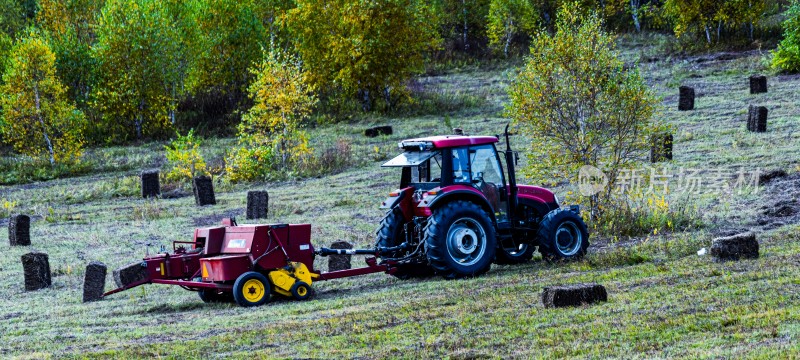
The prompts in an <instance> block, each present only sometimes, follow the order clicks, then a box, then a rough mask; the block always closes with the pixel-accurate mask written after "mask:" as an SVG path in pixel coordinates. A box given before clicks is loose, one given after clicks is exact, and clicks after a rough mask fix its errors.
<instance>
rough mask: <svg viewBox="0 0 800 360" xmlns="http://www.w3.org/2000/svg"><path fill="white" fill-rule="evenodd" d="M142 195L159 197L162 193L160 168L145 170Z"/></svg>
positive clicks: (143, 172) (142, 177) (142, 176)
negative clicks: (159, 179)
mask: <svg viewBox="0 0 800 360" xmlns="http://www.w3.org/2000/svg"><path fill="white" fill-rule="evenodd" d="M140 177H141V179H142V197H143V198H149V197H157V196H158V195H161V185H160V184H159V182H158V170H145V171H142V174H141V176H140Z"/></svg>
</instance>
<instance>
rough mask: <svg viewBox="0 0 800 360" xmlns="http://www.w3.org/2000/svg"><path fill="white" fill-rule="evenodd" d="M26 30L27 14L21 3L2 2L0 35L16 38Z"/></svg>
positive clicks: (13, 1)
mask: <svg viewBox="0 0 800 360" xmlns="http://www.w3.org/2000/svg"><path fill="white" fill-rule="evenodd" d="M23 28H25V13H24V12H23V8H22V6H20V3H19V1H16V0H0V33H3V34H6V35H9V36H11V37H14V36H15V35H16V34H17V33H18V32H20V31H21V30H22V29H23Z"/></svg>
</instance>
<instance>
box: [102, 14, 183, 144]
mask: <svg viewBox="0 0 800 360" xmlns="http://www.w3.org/2000/svg"><path fill="white" fill-rule="evenodd" d="M173 9H174V7H173V6H171V4H169V3H167V2H162V1H157V0H109V1H108V2H106V4H105V7H104V8H103V10H102V13H101V15H100V21H99V24H98V27H97V45H96V46H95V47H94V48H93V49H92V50H93V54H94V57H95V59H96V60H97V62H98V78H99V83H98V86H97V87H96V88H95V90H94V94H93V97H94V100H93V105H94V107H95V108H96V109H97V110H98V111H100V112H101V113H102V114H103V123H102V124H100V128H101V129H103V130H104V131H105V132H106V134H107V135H108V139H107V141H108V142H120V141H126V140H130V139H142V138H143V137H145V136H163V135H164V134H165V133H166V131H167V130H168V129H170V128H171V127H172V122H173V120H174V115H175V109H176V102H177V98H178V96H179V95H180V94H181V93H182V92H183V89H184V86H183V83H182V81H183V80H184V78H185V76H184V74H183V73H182V72H181V70H182V69H184V68H183V67H182V64H184V62H185V59H184V55H185V54H184V50H185V48H184V47H183V46H182V38H181V31H180V30H181V29H180V28H179V25H178V23H177V22H176V21H175V18H174V17H173V15H174V13H173V12H172V10H173Z"/></svg>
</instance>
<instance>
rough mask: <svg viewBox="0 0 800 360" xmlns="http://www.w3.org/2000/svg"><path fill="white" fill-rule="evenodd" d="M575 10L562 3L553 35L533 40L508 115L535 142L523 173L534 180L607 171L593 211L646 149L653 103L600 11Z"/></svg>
mask: <svg viewBox="0 0 800 360" xmlns="http://www.w3.org/2000/svg"><path fill="white" fill-rule="evenodd" d="M579 11H580V10H579V9H574V8H571V7H568V6H564V7H562V8H561V10H560V12H559V18H558V20H557V24H556V30H557V32H556V33H555V35H552V36H551V35H549V34H547V33H546V32H540V33H539V34H538V35H537V36H535V37H534V40H533V44H531V49H530V51H531V54H530V56H529V57H528V59H527V62H526V65H525V67H524V68H523V69H522V71H521V72H520V74H519V77H518V78H517V79H516V80H515V81H514V83H513V84H512V85H511V87H510V88H509V95H510V97H511V102H510V104H509V105H508V107H507V114H508V116H509V117H511V118H512V119H513V120H514V121H515V122H516V123H517V124H519V125H520V126H521V128H522V129H521V131H523V132H526V133H527V134H529V135H530V136H531V138H532V140H533V141H532V143H531V146H530V148H529V149H530V153H529V156H530V160H529V161H528V164H529V165H528V167H527V169H526V170H527V175H528V176H530V177H532V178H533V179H534V180H535V181H538V182H545V183H553V184H555V183H557V182H558V181H559V180H570V179H571V178H573V176H574V174H577V173H578V169H579V168H581V167H582V166H585V165H591V166H594V167H597V168H600V169H601V170H603V171H604V172H605V174H606V176H607V177H608V188H607V189H606V190H604V191H602V192H600V193H598V194H595V195H591V196H590V197H589V199H588V200H589V207H590V210H591V211H592V214H593V215H594V216H597V215H598V214H597V211H598V210H599V209H600V207H601V206H600V205H601V203H604V202H608V201H609V200H610V196H611V189H613V188H614V185H615V183H616V181H617V177H618V176H619V174H620V172H621V170H623V169H625V168H628V167H632V166H634V165H635V164H636V162H637V161H638V160H639V159H641V158H642V157H643V156H644V154H645V152H646V150H647V149H648V147H649V143H648V140H647V139H648V136H649V134H650V133H652V132H653V131H655V130H657V129H656V126H655V125H654V124H653V122H652V121H651V117H652V115H653V113H654V111H655V106H656V104H657V100H656V98H655V96H654V95H653V93H652V91H651V90H649V89H648V88H647V85H646V84H645V82H644V80H643V79H642V76H641V75H640V74H639V72H638V70H625V69H624V68H623V62H622V60H620V59H619V58H618V56H617V53H616V52H615V50H614V38H613V37H612V36H610V35H608V34H607V33H606V32H605V31H604V30H603V29H602V24H601V21H600V19H599V18H598V16H597V15H594V14H593V15H589V16H585V17H582V16H579V15H578V12H579Z"/></svg>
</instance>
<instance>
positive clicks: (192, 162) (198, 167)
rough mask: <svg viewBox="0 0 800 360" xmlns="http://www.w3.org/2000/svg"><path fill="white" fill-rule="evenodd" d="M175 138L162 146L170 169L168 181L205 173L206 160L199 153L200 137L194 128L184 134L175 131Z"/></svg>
mask: <svg viewBox="0 0 800 360" xmlns="http://www.w3.org/2000/svg"><path fill="white" fill-rule="evenodd" d="M177 135H178V136H177V138H175V140H173V141H172V142H171V143H170V144H169V145H168V146H165V147H164V148H165V149H166V151H167V154H166V157H167V162H168V163H169V167H170V170H169V172H168V173H167V180H168V181H191V179H193V178H194V177H195V176H199V175H207V174H208V171H206V162H205V160H204V159H203V156H202V155H201V154H200V139H199V138H197V137H196V136H195V135H194V129H192V130H189V132H188V133H187V134H186V135H181V134H180V133H177Z"/></svg>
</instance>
